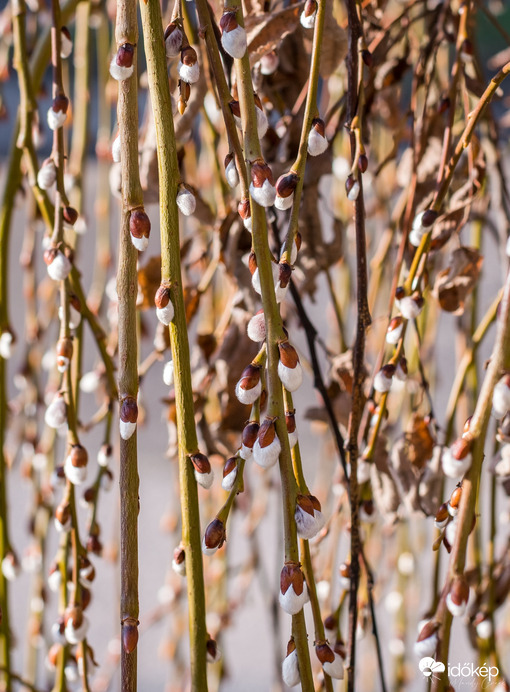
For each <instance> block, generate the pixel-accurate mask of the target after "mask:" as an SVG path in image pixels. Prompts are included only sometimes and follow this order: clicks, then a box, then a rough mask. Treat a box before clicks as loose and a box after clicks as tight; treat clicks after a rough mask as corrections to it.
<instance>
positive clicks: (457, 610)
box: [446, 593, 467, 618]
mask: <svg viewBox="0 0 510 692" xmlns="http://www.w3.org/2000/svg"><path fill="white" fill-rule="evenodd" d="M466 606H467V603H461V604H460V605H458V604H457V603H454V602H453V600H452V595H451V594H450V593H449V594H448V595H447V597H446V607H447V608H448V610H449V611H450V613H451V614H452V615H453V617H454V618H455V617H457V618H460V617H462V616H463V615H464V613H465V612H466Z"/></svg>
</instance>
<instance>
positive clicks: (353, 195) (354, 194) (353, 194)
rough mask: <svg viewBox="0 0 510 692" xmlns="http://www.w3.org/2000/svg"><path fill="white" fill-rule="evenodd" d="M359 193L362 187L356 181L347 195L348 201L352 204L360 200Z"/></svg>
mask: <svg viewBox="0 0 510 692" xmlns="http://www.w3.org/2000/svg"><path fill="white" fill-rule="evenodd" d="M359 191H360V185H359V182H358V181H357V180H355V181H354V184H353V186H352V187H351V189H350V190H349V192H348V193H347V199H348V200H350V201H351V202H355V201H356V200H357V199H358V196H359Z"/></svg>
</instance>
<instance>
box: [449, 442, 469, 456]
mask: <svg viewBox="0 0 510 692" xmlns="http://www.w3.org/2000/svg"><path fill="white" fill-rule="evenodd" d="M470 449H471V442H470V441H469V440H466V439H465V438H463V437H459V438H458V439H457V440H455V442H454V443H453V444H452V446H451V448H450V451H451V453H452V456H453V458H454V459H457V461H460V460H461V459H465V458H466V457H467V455H468V454H469V451H470Z"/></svg>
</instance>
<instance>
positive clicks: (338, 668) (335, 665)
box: [322, 653, 344, 680]
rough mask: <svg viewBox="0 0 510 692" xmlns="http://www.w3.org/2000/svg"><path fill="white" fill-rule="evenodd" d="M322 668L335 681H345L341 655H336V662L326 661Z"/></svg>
mask: <svg viewBox="0 0 510 692" xmlns="http://www.w3.org/2000/svg"><path fill="white" fill-rule="evenodd" d="M322 668H323V670H324V672H325V673H327V674H328V675H329V676H330V677H331V678H334V679H335V680H343V679H344V662H343V660H342V657H341V656H339V654H337V653H335V660H334V661H326V663H323V664H322Z"/></svg>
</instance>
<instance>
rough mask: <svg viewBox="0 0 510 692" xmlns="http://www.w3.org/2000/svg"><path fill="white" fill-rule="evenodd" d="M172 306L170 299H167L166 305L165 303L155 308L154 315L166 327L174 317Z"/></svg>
mask: <svg viewBox="0 0 510 692" xmlns="http://www.w3.org/2000/svg"><path fill="white" fill-rule="evenodd" d="M174 314H175V311H174V306H173V304H172V301H171V300H169V301H168V305H166V306H165V307H164V308H156V315H157V318H158V320H159V321H160V322H161V324H164V325H165V326H166V327H168V325H169V324H170V322H171V321H172V320H173V318H174Z"/></svg>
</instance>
